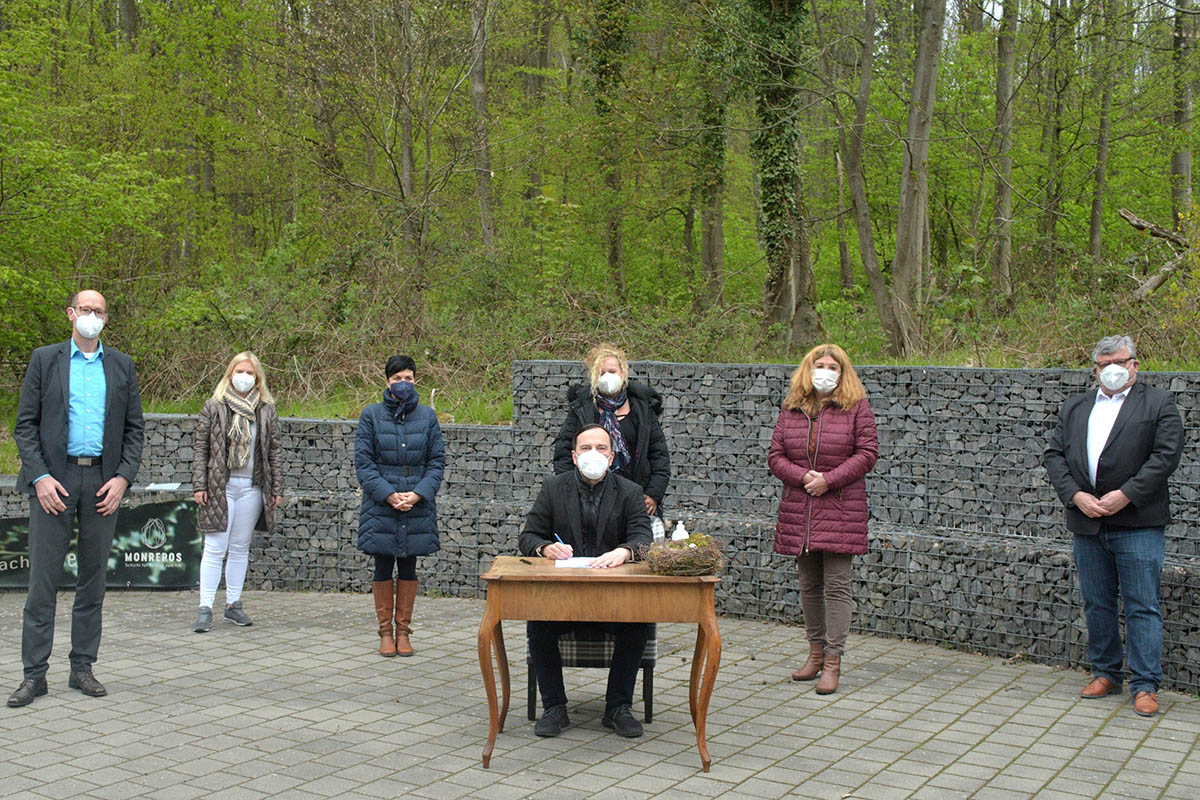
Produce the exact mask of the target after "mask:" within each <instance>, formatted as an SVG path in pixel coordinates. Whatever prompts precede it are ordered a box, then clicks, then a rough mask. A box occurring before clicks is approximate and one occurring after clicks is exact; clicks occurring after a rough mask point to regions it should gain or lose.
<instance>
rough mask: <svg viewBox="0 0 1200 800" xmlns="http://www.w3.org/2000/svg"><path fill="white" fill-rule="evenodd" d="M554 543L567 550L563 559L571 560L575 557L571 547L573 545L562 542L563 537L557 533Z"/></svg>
mask: <svg viewBox="0 0 1200 800" xmlns="http://www.w3.org/2000/svg"><path fill="white" fill-rule="evenodd" d="M554 541H556V542H558V543H559V544H560V545H562V547H563V548H565V549H566V555H564V556H562V558H570V557H571V556H573V555H575V551H574V549H573V548H572V547H571V545H569V544H567V543H566V542H564V541H563V540H562V537H561V536H559V535H558V534H557V533H556V534H554ZM556 560H561V559H556Z"/></svg>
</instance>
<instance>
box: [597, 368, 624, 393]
mask: <svg viewBox="0 0 1200 800" xmlns="http://www.w3.org/2000/svg"><path fill="white" fill-rule="evenodd" d="M624 385H625V381H623V380H621V376H620V375H618V374H617V373H615V372H605V373H602V374H601V375H600V379H599V380H597V381H596V388H597V389H599V390H600V393H601V394H606V395H609V396H612V395H614V394H616V393H617V392H619V391H621V387H622V386H624Z"/></svg>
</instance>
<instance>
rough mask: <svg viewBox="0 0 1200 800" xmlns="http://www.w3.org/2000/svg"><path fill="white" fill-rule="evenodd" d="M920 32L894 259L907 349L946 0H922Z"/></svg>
mask: <svg viewBox="0 0 1200 800" xmlns="http://www.w3.org/2000/svg"><path fill="white" fill-rule="evenodd" d="M919 8H920V33H919V39H918V44H917V55H916V59H915V60H914V63H913V82H912V92H911V95H910V97H909V107H908V124H907V126H906V129H905V134H904V145H905V147H904V158H903V165H902V167H901V170H902V174H901V178H900V204H899V212H898V215H897V220H896V255H895V258H894V259H893V261H892V289H893V294H894V297H895V300H896V304H897V307H896V312H897V313H896V316H897V319H898V321H899V323H900V332H901V335H902V340H903V347H904V352H906V353H908V352H911V351H912V349H913V348H914V346H915V345H916V342H917V339H918V336H919V316H918V315H919V313H920V308H921V304H922V297H921V289H922V285H923V281H924V274H925V266H926V264H927V263H928V261H929V247H928V236H927V228H928V217H929V131H930V128H931V127H932V125H933V103H934V100H935V99H936V96H937V65H938V59H939V57H940V55H941V46H942V26H943V25H944V24H945V17H946V0H921V2H920V6H919Z"/></svg>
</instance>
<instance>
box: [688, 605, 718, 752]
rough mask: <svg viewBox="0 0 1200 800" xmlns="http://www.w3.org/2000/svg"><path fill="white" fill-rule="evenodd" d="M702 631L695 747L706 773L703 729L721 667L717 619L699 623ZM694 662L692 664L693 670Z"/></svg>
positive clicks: (708, 619)
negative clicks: (702, 657) (701, 672)
mask: <svg viewBox="0 0 1200 800" xmlns="http://www.w3.org/2000/svg"><path fill="white" fill-rule="evenodd" d="M701 627H702V629H703V631H704V640H705V650H706V652H705V655H704V679H703V680H702V681H701V683H700V694H699V697H697V698H696V717H695V724H696V747H697V748H698V749H699V750H700V764H701V766H703V767H704V771H705V772H708V768H709V767H710V766H711V765H712V758H711V757H710V756H709V755H708V742H707V740H706V739H705V728H706V726H707V722H708V701H709V700H710V699H712V693H713V686H714V685H715V684H716V682H717V669H718V668H719V667H720V666H721V632H720V631H719V630H717V618H716V616H715V615H713V616H711V617H709V618H707V619H705V620H704V621H703V622H702V623H701ZM694 668H695V662H693V669H694Z"/></svg>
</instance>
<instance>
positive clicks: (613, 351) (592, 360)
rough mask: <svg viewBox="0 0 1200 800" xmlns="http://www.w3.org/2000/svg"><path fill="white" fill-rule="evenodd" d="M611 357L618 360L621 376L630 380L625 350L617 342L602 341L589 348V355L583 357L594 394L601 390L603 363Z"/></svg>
mask: <svg viewBox="0 0 1200 800" xmlns="http://www.w3.org/2000/svg"><path fill="white" fill-rule="evenodd" d="M610 358H615V359H616V360H617V370H618V371H619V372H620V373H621V378H622V379H624V380H625V381H626V382H628V381H629V359H627V358H625V351H624V350H622V349H621V348H619V347H617V346H616V345H615V344H610V343H608V342H601V343H600V344H598V345H596V346H595V347H593V348H592V349H591V350H588V351H587V355H585V356H584V357H583V365H584V366H585V367H587V370H588V381H589V382H590V383H591V385H592V394H593V395H595V394H596V393H597V392H598V391H599V388H598V382H599V381H600V368H601V365H602V364H603V363H604V362H605V361H607V360H608V359H610Z"/></svg>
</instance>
